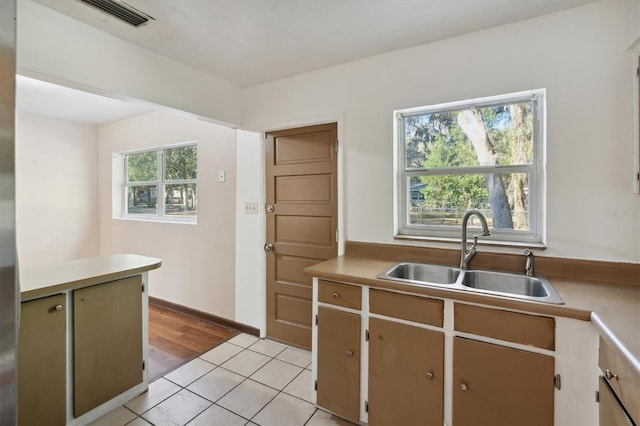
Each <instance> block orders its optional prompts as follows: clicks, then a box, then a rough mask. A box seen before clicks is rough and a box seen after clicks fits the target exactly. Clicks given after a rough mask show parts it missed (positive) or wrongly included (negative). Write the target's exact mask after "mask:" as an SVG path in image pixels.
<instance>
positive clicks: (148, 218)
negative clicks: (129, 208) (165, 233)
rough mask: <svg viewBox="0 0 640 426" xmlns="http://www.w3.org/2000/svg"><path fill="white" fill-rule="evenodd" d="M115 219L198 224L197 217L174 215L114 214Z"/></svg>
mask: <svg viewBox="0 0 640 426" xmlns="http://www.w3.org/2000/svg"><path fill="white" fill-rule="evenodd" d="M113 219H115V220H124V221H132V222H154V223H171V224H180V225H197V224H198V219H197V218H172V217H159V216H146V217H140V216H114V217H113Z"/></svg>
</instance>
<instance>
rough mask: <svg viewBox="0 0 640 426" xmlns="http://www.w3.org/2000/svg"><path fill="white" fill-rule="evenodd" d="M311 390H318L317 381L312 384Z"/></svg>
mask: <svg viewBox="0 0 640 426" xmlns="http://www.w3.org/2000/svg"><path fill="white" fill-rule="evenodd" d="M313 390H316V391H317V390H318V381H317V380H316V381H314V382H313Z"/></svg>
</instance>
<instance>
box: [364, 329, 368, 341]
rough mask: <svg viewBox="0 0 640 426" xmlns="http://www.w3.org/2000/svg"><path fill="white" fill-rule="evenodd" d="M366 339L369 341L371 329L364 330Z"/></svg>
mask: <svg viewBox="0 0 640 426" xmlns="http://www.w3.org/2000/svg"><path fill="white" fill-rule="evenodd" d="M364 340H365V341H367V342H368V341H369V330H365V331H364Z"/></svg>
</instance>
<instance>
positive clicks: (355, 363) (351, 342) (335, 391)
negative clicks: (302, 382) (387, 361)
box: [317, 306, 360, 423]
mask: <svg viewBox="0 0 640 426" xmlns="http://www.w3.org/2000/svg"><path fill="white" fill-rule="evenodd" d="M317 402H318V405H319V406H320V407H323V408H326V409H327V410H329V411H331V412H333V413H335V414H337V415H339V416H342V417H344V418H346V419H349V420H351V421H353V422H356V423H357V422H358V418H359V417H360V409H359V408H360V315H358V314H352V313H349V312H343V311H339V310H337V309H331V308H326V307H323V306H320V307H319V308H318V393H317Z"/></svg>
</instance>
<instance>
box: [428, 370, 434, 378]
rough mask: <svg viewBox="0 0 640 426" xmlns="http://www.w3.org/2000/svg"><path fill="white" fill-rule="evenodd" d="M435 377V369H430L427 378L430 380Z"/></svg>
mask: <svg viewBox="0 0 640 426" xmlns="http://www.w3.org/2000/svg"><path fill="white" fill-rule="evenodd" d="M433 377H434V374H433V371H429V372H428V373H427V379H429V380H433Z"/></svg>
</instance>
